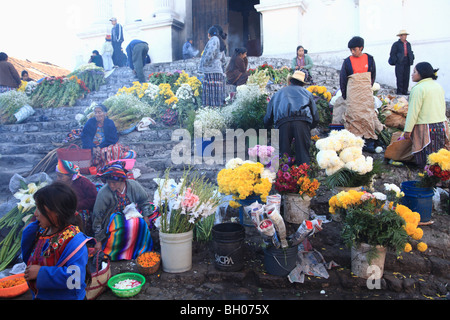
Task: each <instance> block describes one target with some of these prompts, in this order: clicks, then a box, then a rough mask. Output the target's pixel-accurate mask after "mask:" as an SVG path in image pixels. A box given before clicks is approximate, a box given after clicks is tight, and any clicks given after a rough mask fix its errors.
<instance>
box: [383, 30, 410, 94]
mask: <svg viewBox="0 0 450 320" xmlns="http://www.w3.org/2000/svg"><path fill="white" fill-rule="evenodd" d="M408 35H409V33H407V32H406V30H401V31H400V32H399V33H398V34H397V36H398V37H399V38H400V39H398V41H397V42H395V43H394V44H393V45H392V47H391V52H390V54H389V64H390V65H392V66H395V76H396V77H397V94H402V95H407V94H408V87H409V76H410V73H411V66H412V65H413V63H414V53H413V51H412V49H411V43H409V42H408V41H406V38H407V37H408Z"/></svg>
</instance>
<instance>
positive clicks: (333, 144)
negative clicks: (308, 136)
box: [316, 137, 342, 152]
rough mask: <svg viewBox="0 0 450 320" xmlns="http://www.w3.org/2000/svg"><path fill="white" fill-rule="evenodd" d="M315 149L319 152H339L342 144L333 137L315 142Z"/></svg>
mask: <svg viewBox="0 0 450 320" xmlns="http://www.w3.org/2000/svg"><path fill="white" fill-rule="evenodd" d="M316 148H317V149H319V150H321V151H322V150H333V151H336V152H338V151H340V150H341V149H342V143H341V141H340V140H339V139H335V138H333V137H328V138H323V139H319V140H317V142H316Z"/></svg>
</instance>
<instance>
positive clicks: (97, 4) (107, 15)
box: [92, 0, 113, 26]
mask: <svg viewBox="0 0 450 320" xmlns="http://www.w3.org/2000/svg"><path fill="white" fill-rule="evenodd" d="M112 6H113V4H112V0H94V10H93V12H95V18H94V22H93V24H92V25H93V26H102V25H105V26H109V25H110V24H111V22H110V21H109V19H111V18H112V15H113V12H112V11H113V10H112Z"/></svg>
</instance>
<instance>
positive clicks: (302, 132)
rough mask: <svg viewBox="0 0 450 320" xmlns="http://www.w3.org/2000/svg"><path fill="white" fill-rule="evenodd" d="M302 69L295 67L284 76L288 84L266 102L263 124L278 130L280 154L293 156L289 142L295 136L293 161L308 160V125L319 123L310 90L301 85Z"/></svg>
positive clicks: (303, 79) (311, 127) (309, 140)
mask: <svg viewBox="0 0 450 320" xmlns="http://www.w3.org/2000/svg"><path fill="white" fill-rule="evenodd" d="M305 76H306V75H305V73H304V72H302V71H295V72H294V74H293V75H289V76H288V78H287V82H288V86H286V87H284V88H282V89H281V90H279V91H277V92H276V93H275V94H274V95H273V97H272V99H270V102H269V104H268V105H267V112H266V116H265V117H264V126H265V127H266V128H268V127H270V126H272V125H273V126H274V128H275V129H278V130H279V139H280V141H279V146H280V154H281V155H284V154H288V155H290V156H293V153H292V149H291V143H292V139H295V164H296V165H301V164H303V163H307V164H309V163H310V155H309V148H310V145H311V129H313V128H315V127H316V126H317V124H318V123H319V112H318V110H317V107H316V103H315V102H314V96H313V95H312V93H311V92H309V91H308V90H306V89H305V88H303V86H304V85H305V84H306V83H305Z"/></svg>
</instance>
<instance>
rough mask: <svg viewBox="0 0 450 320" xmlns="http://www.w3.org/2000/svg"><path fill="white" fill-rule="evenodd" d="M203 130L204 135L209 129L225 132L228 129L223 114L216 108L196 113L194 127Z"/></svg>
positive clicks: (200, 110) (206, 108) (208, 108)
mask: <svg viewBox="0 0 450 320" xmlns="http://www.w3.org/2000/svg"><path fill="white" fill-rule="evenodd" d="M200 126H201V128H202V133H204V132H206V131H207V130H208V129H209V130H211V129H217V130H219V131H224V130H225V129H226V127H227V125H226V120H225V118H224V116H223V114H222V113H221V112H220V111H219V109H216V108H210V107H203V108H200V109H199V110H197V111H196V115H195V121H194V127H200Z"/></svg>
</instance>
